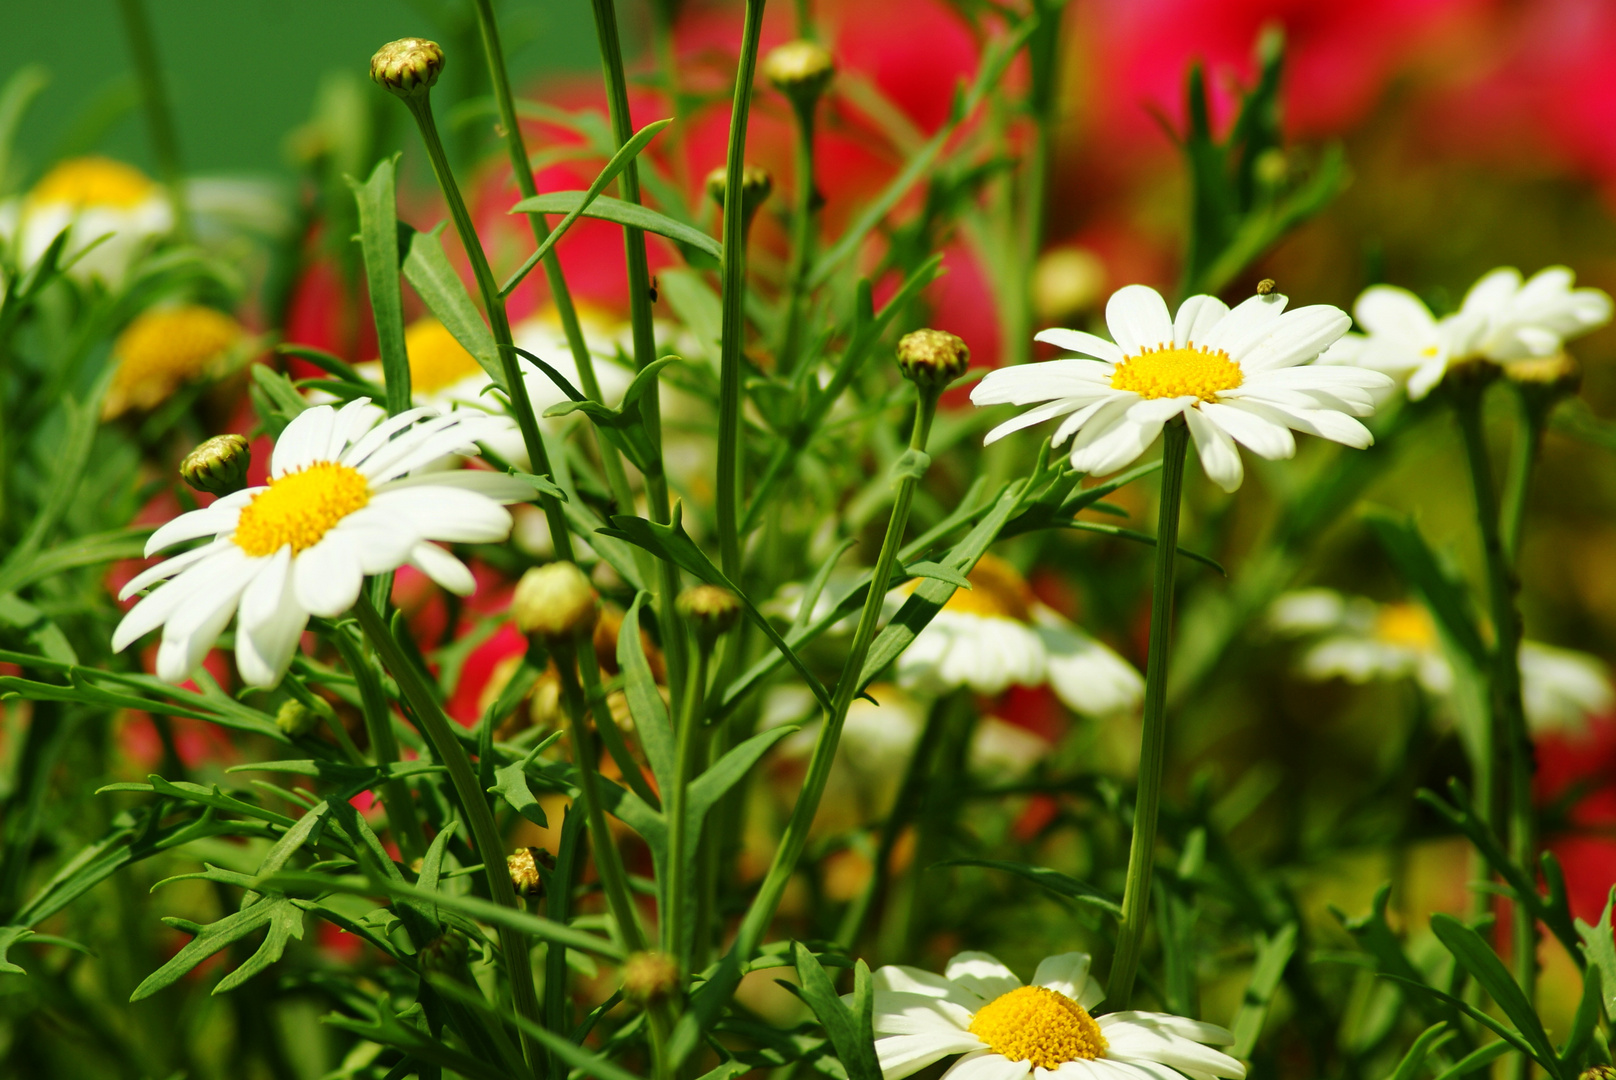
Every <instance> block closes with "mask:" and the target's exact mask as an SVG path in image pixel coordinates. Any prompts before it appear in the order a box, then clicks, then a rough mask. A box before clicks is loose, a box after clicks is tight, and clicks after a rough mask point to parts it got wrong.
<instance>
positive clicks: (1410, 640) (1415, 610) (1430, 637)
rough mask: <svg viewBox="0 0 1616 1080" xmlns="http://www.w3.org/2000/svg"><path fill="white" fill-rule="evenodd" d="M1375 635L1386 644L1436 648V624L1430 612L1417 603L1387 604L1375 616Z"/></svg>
mask: <svg viewBox="0 0 1616 1080" xmlns="http://www.w3.org/2000/svg"><path fill="white" fill-rule="evenodd" d="M1375 637H1377V638H1379V639H1380V640H1381V641H1384V642H1386V643H1387V644H1388V645H1402V646H1405V647H1407V648H1410V649H1419V650H1426V649H1434V648H1436V644H1437V640H1436V626H1435V625H1434V624H1433V623H1432V622H1431V613H1430V612H1428V611H1426V610H1425V608H1423V607H1421V606H1420V605H1419V604H1387V605H1386V606H1385V607H1383V608H1381V609H1380V612H1379V614H1377V615H1376V616H1375Z"/></svg>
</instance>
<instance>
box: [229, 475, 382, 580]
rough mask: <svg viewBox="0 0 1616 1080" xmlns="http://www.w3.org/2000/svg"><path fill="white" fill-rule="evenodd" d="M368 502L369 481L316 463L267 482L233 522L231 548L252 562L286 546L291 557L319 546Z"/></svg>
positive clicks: (362, 476)
mask: <svg viewBox="0 0 1616 1080" xmlns="http://www.w3.org/2000/svg"><path fill="white" fill-rule="evenodd" d="M368 502H370V482H369V481H368V480H366V479H365V477H364V474H363V473H360V472H359V471H358V470H357V469H351V468H349V467H348V466H346V465H339V464H337V463H336V462H334V461H320V462H316V463H315V464H313V465H310V466H309V467H308V468H306V469H299V470H298V471H297V472H291V473H287V474H286V475H285V476H279V477H276V478H275V479H273V480H271V481H270V482H269V487H268V488H266V489H265V490H263V491H260V492H259V493H258V494H257V495H254V496H253V500H252V502H250V503H248V504H247V506H246V508H245V509H243V510H242V511H241V519H240V520H239V521H238V522H237V523H236V535H235V537H234V539H235V541H236V546H237V547H239V548H241V550H243V551H245V552H246V553H247V554H249V555H252V556H254V557H258V556H263V555H273V554H275V552H277V551H279V550H280V549H281V548H283V547H285V546H286V545H287V544H291V545H292V554H294V555H296V554H298V553H299V552H301V551H306V550H308V549H309V548H311V547H313V546H314V545H315V544H318V543H319V542H320V538H321V537H323V536H325V534H326V533H328V532H330V531H331V529H332V527H333V526H334V525H336V523H337V522H339V521H341V520H342V519H343V518H345V517H347V516H348V515H349V514H351V513H353V512H354V511H355V510H358V509H360V508H361V507H363V506H364V505H365V504H366V503H368Z"/></svg>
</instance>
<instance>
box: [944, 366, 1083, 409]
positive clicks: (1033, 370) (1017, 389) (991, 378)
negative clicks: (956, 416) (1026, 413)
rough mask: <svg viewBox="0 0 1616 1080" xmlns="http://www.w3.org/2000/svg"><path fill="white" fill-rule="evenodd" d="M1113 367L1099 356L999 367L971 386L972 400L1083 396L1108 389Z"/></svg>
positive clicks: (1009, 401) (989, 401) (1007, 401)
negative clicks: (1096, 358)
mask: <svg viewBox="0 0 1616 1080" xmlns="http://www.w3.org/2000/svg"><path fill="white" fill-rule="evenodd" d="M1113 370H1114V368H1113V365H1111V364H1108V363H1106V362H1104V361H1096V360H1046V361H1043V362H1042V363H1037V364H1022V365H1020V366H1018V367H1008V368H998V369H997V370H995V371H990V372H988V373H987V374H986V375H985V376H983V377H982V381H981V382H979V383H977V384H976V385H975V386H973V387H972V388H971V401H972V403H973V404H975V405H978V406H982V405H1031V404H1033V403H1034V402H1037V401H1054V400H1056V399H1057V398H1065V397H1082V396H1084V395H1089V394H1094V393H1096V392H1098V391H1103V390H1106V389H1108V388H1109V387H1110V379H1111V372H1112V371H1113Z"/></svg>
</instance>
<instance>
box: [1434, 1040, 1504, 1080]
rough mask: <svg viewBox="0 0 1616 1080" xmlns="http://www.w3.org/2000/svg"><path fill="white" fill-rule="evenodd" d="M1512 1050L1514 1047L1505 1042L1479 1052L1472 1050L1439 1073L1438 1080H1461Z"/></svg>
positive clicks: (1483, 1048) (1491, 1044) (1493, 1043)
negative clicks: (1460, 1079) (1460, 1078)
mask: <svg viewBox="0 0 1616 1080" xmlns="http://www.w3.org/2000/svg"><path fill="white" fill-rule="evenodd" d="M1512 1049H1513V1047H1511V1046H1510V1044H1509V1043H1507V1042H1505V1041H1503V1040H1499V1041H1498V1042H1490V1043H1488V1044H1487V1045H1486V1046H1483V1047H1482V1048H1481V1049H1479V1050H1472V1051H1471V1052H1470V1053H1468V1054H1466V1055H1465V1056H1464V1057H1462V1058H1460V1059H1459V1060H1458V1061H1456V1062H1454V1063H1453V1064H1452V1065H1450V1066H1448V1067H1447V1068H1446V1069H1443V1070H1442V1071H1441V1072H1439V1073H1437V1074H1436V1080H1459V1077H1461V1076H1465V1075H1468V1074H1469V1073H1473V1072H1475V1071H1476V1070H1478V1069H1484V1068H1486V1067H1487V1066H1488V1065H1491V1064H1492V1063H1493V1062H1495V1061H1497V1060H1498V1059H1499V1058H1501V1057H1503V1056H1504V1055H1505V1054H1507V1053H1509V1052H1510V1050H1512Z"/></svg>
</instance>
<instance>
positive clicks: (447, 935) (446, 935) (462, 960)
mask: <svg viewBox="0 0 1616 1080" xmlns="http://www.w3.org/2000/svg"><path fill="white" fill-rule="evenodd" d="M470 945H471V943H470V942H468V941H467V940H466V935H464V934H462V933H460V932H459V931H458V930H445V931H444V932H443V933H442V934H439V935H438V936H437V937H435V938H433V939H432V940H431V941H429V942H427V943H426V944H425V945H424V946H422V947H421V953H420V955H419V957H418V958H417V960H418V962H419V963H420V965H421V970H422V971H423V972H426V973H429V974H434V975H450V976H454V975H458V974H459V972H460V971H461V970H462V969H464V968H465V966H466V955H467V954H468V953H469V952H470V951H471V948H470Z"/></svg>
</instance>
